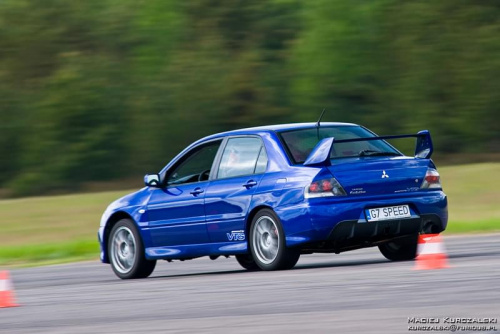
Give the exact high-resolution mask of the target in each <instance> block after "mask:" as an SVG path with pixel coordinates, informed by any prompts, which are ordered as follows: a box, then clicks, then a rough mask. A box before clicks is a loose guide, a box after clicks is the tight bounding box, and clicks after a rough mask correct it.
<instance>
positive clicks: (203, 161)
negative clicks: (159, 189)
mask: <svg viewBox="0 0 500 334" xmlns="http://www.w3.org/2000/svg"><path fill="white" fill-rule="evenodd" d="M220 144H221V141H216V142H211V143H209V144H206V145H202V146H198V147H196V148H194V149H192V150H191V151H189V152H188V153H186V154H185V155H184V157H182V160H181V163H180V164H178V165H177V166H176V167H174V169H173V171H172V172H171V173H169V176H168V178H167V184H168V185H172V184H183V183H191V182H198V181H205V180H208V177H209V174H210V169H211V168H212V163H213V162H214V159H215V156H216V155H217V150H218V149H219V146H220ZM202 173H203V174H202Z"/></svg>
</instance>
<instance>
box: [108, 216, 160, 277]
mask: <svg viewBox="0 0 500 334" xmlns="http://www.w3.org/2000/svg"><path fill="white" fill-rule="evenodd" d="M108 254H109V262H110V264H111V268H112V269H113V271H114V273H115V274H116V276H118V277H119V278H121V279H133V278H146V277H148V276H149V275H151V273H152V272H153V270H154V269H155V266H156V261H155V260H148V259H146V257H145V255H144V244H143V243H142V239H141V235H140V234H139V231H138V230H137V227H136V225H135V223H134V222H133V221H132V220H130V219H122V220H120V221H118V222H117V223H116V224H115V226H113V228H112V229H111V233H110V234H109V239H108Z"/></svg>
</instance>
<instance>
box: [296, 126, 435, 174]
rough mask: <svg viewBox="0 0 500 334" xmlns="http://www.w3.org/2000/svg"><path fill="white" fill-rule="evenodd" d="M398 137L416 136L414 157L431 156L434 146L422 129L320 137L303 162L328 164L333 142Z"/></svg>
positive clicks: (312, 165)
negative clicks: (411, 132) (401, 132)
mask: <svg viewBox="0 0 500 334" xmlns="http://www.w3.org/2000/svg"><path fill="white" fill-rule="evenodd" d="M399 138H417V144H416V145H415V158H420V159H430V158H431V155H432V152H433V151H434V147H433V146H432V139H431V134H430V132H429V131H428V130H423V131H419V132H418V133H416V134H411V135H395V136H377V137H368V138H354V139H342V140H335V138H334V137H329V138H325V139H322V140H321V141H320V142H319V143H318V144H317V145H316V147H314V149H313V150H312V152H311V153H310V154H309V156H308V157H307V159H306V161H305V162H304V166H311V167H314V166H330V165H331V162H330V154H331V152H332V147H333V145H334V144H340V143H351V142H357V141H372V140H385V139H399Z"/></svg>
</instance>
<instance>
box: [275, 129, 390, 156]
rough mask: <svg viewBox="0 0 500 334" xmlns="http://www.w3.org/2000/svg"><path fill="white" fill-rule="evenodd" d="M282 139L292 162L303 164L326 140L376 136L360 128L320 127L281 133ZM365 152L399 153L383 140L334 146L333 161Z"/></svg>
mask: <svg viewBox="0 0 500 334" xmlns="http://www.w3.org/2000/svg"><path fill="white" fill-rule="evenodd" d="M280 137H281V139H282V141H283V143H284V144H285V146H286V149H287V151H288V153H289V155H290V158H291V160H292V161H293V162H294V163H296V164H301V163H303V162H304V161H305V160H306V159H307V157H308V156H309V154H310V153H311V151H312V150H313V149H314V147H315V146H316V144H318V142H319V141H320V140H322V139H324V138H329V137H334V138H335V139H336V140H342V139H354V138H367V137H374V134H373V133H371V132H370V131H368V130H366V129H364V128H362V127H360V126H336V127H320V128H319V137H318V130H317V128H308V129H300V130H292V131H286V132H281V133H280ZM364 150H372V151H381V152H393V153H398V152H397V151H396V150H395V149H394V148H393V147H392V146H390V145H389V144H388V143H387V142H385V141H383V140H375V141H360V142H352V143H340V144H334V145H333V149H332V152H331V155H330V158H331V159H335V158H345V157H357V156H359V153H360V152H361V151H364Z"/></svg>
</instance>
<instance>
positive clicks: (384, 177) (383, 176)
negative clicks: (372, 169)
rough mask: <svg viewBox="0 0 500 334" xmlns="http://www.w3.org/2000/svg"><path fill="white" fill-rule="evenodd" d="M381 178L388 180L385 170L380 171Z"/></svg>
mask: <svg viewBox="0 0 500 334" xmlns="http://www.w3.org/2000/svg"><path fill="white" fill-rule="evenodd" d="M382 178H383V179H388V178H389V175H387V174H386V173H385V170H384V171H382Z"/></svg>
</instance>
